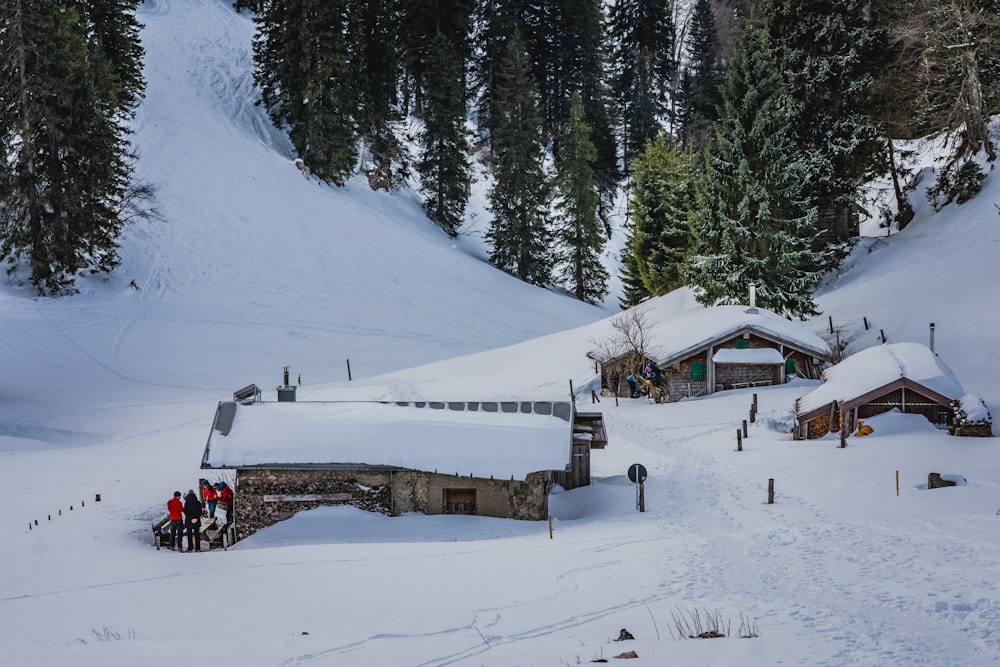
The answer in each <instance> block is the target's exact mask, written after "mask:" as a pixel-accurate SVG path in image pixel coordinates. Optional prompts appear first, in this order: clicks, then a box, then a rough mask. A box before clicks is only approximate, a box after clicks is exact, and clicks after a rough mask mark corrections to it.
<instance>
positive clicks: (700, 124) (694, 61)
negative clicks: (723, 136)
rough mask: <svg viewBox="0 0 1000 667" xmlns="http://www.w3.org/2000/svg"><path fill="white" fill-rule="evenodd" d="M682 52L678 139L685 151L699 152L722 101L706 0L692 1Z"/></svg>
mask: <svg viewBox="0 0 1000 667" xmlns="http://www.w3.org/2000/svg"><path fill="white" fill-rule="evenodd" d="M685 54H686V55H687V66H686V67H685V68H684V73H683V75H682V76H681V90H680V95H679V98H680V101H679V107H680V108H679V116H680V117H679V119H678V120H679V126H680V128H679V129H680V138H681V144H682V145H683V146H684V147H686V148H687V149H688V150H691V151H699V150H701V149H702V148H704V147H705V145H706V144H708V142H709V140H710V139H711V138H712V133H713V129H714V126H715V123H716V122H717V121H718V119H719V113H718V107H719V105H720V104H721V103H722V95H721V92H720V86H721V84H722V79H723V69H722V63H721V60H720V57H719V44H718V38H717V35H716V29H715V16H714V15H713V14H712V7H711V3H710V2H709V0H696V2H695V4H694V8H693V9H692V11H691V21H690V25H689V27H688V36H687V43H686V45H685Z"/></svg>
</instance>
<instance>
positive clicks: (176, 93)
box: [0, 0, 1000, 667]
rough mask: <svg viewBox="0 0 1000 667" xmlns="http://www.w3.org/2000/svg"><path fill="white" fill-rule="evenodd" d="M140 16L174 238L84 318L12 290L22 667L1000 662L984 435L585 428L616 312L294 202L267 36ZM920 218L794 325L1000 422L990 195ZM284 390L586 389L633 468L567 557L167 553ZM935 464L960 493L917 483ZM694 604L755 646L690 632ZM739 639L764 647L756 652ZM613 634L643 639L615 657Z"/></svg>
mask: <svg viewBox="0 0 1000 667" xmlns="http://www.w3.org/2000/svg"><path fill="white" fill-rule="evenodd" d="M139 18H140V20H141V21H142V22H143V23H144V24H145V26H146V27H145V28H144V30H143V33H142V37H143V42H144V45H145V48H146V51H147V57H146V77H147V80H148V91H147V96H146V99H145V101H144V102H143V104H142V105H141V107H140V109H139V113H138V115H137V118H136V137H135V138H136V142H137V146H138V149H139V151H140V153H141V156H142V157H141V160H140V162H139V172H140V175H141V176H142V177H143V178H145V179H146V180H149V181H151V182H154V183H155V184H156V185H157V186H158V187H159V193H160V194H159V200H160V206H161V209H162V211H163V219H162V220H160V221H157V222H153V223H149V224H141V225H136V226H134V227H131V228H129V229H128V231H127V233H126V237H125V239H124V245H123V252H122V259H123V265H122V267H121V269H120V270H119V271H118V272H116V273H115V274H114V275H113V276H111V277H110V278H109V279H106V280H105V279H104V278H93V279H88V280H86V281H83V282H82V283H81V285H80V287H81V293H80V294H79V295H75V296H71V297H65V298H59V299H38V298H35V297H34V296H33V295H32V294H31V293H30V291H29V290H28V289H26V288H23V287H18V286H16V285H13V284H6V285H3V286H2V287H0V343H2V344H0V368H3V370H4V371H5V372H4V374H3V379H0V505H2V507H3V508H4V513H3V515H4V518H3V519H2V525H3V528H4V535H5V539H4V540H2V541H0V562H2V563H3V564H4V567H3V571H2V574H0V619H3V623H0V663H2V664H3V665H5V666H6V665H14V666H17V667H20V666H27V665H32V666H37V665H50V664H51V665H56V664H74V665H95V666H96V665H108V664H113V665H143V666H149V665H166V664H170V663H175V662H176V661H178V660H192V659H197V660H219V661H224V662H232V663H234V664H245V665H293V664H294V665H338V666H339V665H439V666H443V665H468V666H470V667H472V666H479V665H496V666H504V667H506V666H510V665H539V666H540V665H553V666H556V665H559V666H562V665H570V664H582V663H586V662H589V661H591V660H595V659H599V658H608V659H611V658H613V656H615V655H618V654H620V653H623V652H625V651H629V650H634V651H636V653H637V654H638V656H639V658H638V659H637V660H635V661H634V663H630V664H636V665H650V666H652V665H664V664H685V665H720V666H721V665H741V666H742V667H745V666H748V665H749V666H761V667H763V666H765V665H775V664H796V665H830V666H838V667H839V666H843V665H859V666H860V665H865V666H867V665H887V666H899V667H902V666H904V665H905V666H907V667H909V666H910V665H914V664H934V665H955V666H962V667H966V666H971V665H976V666H978V665H992V664H998V663H1000V629H998V622H1000V593H998V590H997V583H996V576H995V575H996V566H995V559H996V552H997V549H998V547H1000V539H998V537H997V536H998V529H1000V517H997V516H996V511H997V506H998V505H1000V446H998V444H997V442H996V439H995V438H985V439H957V438H951V437H949V436H947V435H945V434H943V433H942V432H940V431H938V430H936V429H934V428H933V427H931V426H930V425H929V424H927V423H926V422H925V421H923V420H921V419H920V418H911V417H909V416H901V415H898V414H889V415H885V416H883V417H879V418H876V419H874V420H871V421H870V422H869V424H870V425H871V426H872V427H873V428H874V433H873V434H872V435H870V436H867V437H866V438H851V439H850V440H849V444H848V447H847V448H846V449H840V448H839V447H837V445H838V444H839V443H838V442H837V441H836V440H819V441H810V442H793V441H792V440H791V439H790V436H789V428H790V424H791V414H792V412H791V411H792V404H793V402H794V400H795V398H797V397H798V396H801V395H803V394H805V393H807V392H808V391H810V390H811V389H813V388H814V387H815V383H813V382H805V381H796V382H793V383H791V384H788V385H784V386H781V387H772V388H760V389H758V390H757V393H758V396H759V401H760V409H759V415H758V420H757V422H756V423H755V424H754V425H753V426H752V427H751V429H750V433H749V436H748V438H747V439H746V441H745V443H744V451H742V452H736V451H735V442H734V437H733V430H734V429H735V428H737V427H738V425H739V424H740V421H741V420H742V419H746V418H747V409H748V407H749V405H750V401H751V394H750V392H749V391H733V392H723V393H721V394H719V395H717V396H714V397H710V398H704V399H696V400H687V401H681V402H679V403H675V404H668V405H652V404H650V403H647V402H645V401H642V400H624V399H623V400H621V401H620V402H615V401H614V400H613V399H612V400H607V399H605V400H604V401H603V402H602V403H601V404H600V405H593V406H591V405H590V404H589V400H590V399H589V396H590V389H591V388H593V387H594V386H595V385H594V384H593V382H594V375H593V370H594V369H593V366H592V363H591V362H590V361H589V360H588V359H587V358H586V356H585V354H586V352H588V351H589V350H591V349H593V348H594V347H595V341H597V340H600V339H601V338H602V337H603V336H606V335H607V332H608V330H609V324H608V322H607V321H606V319H605V318H606V317H607V316H608V315H609V312H608V311H607V310H602V309H600V308H595V307H591V306H586V305H583V304H580V303H579V302H576V301H574V300H572V299H570V298H567V297H565V296H561V295H558V294H555V293H552V292H549V291H546V290H541V289H538V288H534V287H530V286H527V285H525V284H523V283H520V282H518V281H516V280H514V279H513V278H510V277H509V276H506V275H504V274H502V273H501V272H498V271H496V270H495V269H493V268H492V267H490V266H489V265H488V264H487V263H486V262H485V261H483V253H482V243H481V239H478V238H475V237H461V238H459V239H458V240H450V239H448V238H447V237H446V236H445V235H443V234H442V233H441V232H440V231H439V230H438V229H437V228H435V227H434V226H433V225H431V224H430V223H428V222H427V221H426V220H425V219H424V218H423V216H422V214H421V212H420V208H419V205H418V202H417V200H416V198H415V197H414V196H413V195H412V194H408V193H397V194H393V195H387V194H384V193H373V192H371V191H370V190H369V189H368V187H367V185H366V184H363V183H361V182H358V183H351V184H349V185H348V187H346V188H343V189H337V188H332V187H327V186H322V185H320V184H318V183H315V182H313V181H310V180H308V179H307V178H305V177H303V175H302V174H301V173H299V171H298V170H297V169H296V168H295V167H294V165H293V163H292V161H291V157H292V156H291V154H290V149H289V147H288V145H287V142H286V141H285V140H284V138H283V137H282V135H281V133H280V132H277V131H276V130H275V129H274V128H273V127H271V125H270V123H269V122H268V120H267V118H266V115H265V114H264V113H263V111H262V110H261V109H260V107H257V106H254V100H255V94H254V91H253V88H252V83H251V79H252V77H251V62H250V39H251V35H252V24H251V22H250V20H249V19H248V18H247V17H246V16H245V15H244V16H240V15H238V14H236V13H234V12H233V11H232V9H231V6H230V3H229V2H228V0H189V1H186V2H181V1H180V0H147V1H146V2H144V3H143V4H142V6H141V8H140V15H139ZM927 185H929V179H925V181H924V182H923V183H922V184H921V186H920V187H921V188H925V187H926V186H927ZM922 197H923V196H922V193H921V192H920V191H918V192H917V193H915V195H914V198H913V203H914V204H915V205H916V208H917V217H916V219H915V220H914V221H913V222H912V223H911V224H910V225H909V227H908V228H907V229H906V230H905V231H904V232H902V233H900V234H898V235H894V236H892V237H890V238H886V239H882V238H874V237H872V238H866V239H863V240H862V242H861V243H860V244H859V246H858V248H857V249H856V250H855V252H854V253H853V254H852V256H851V257H850V258H849V261H848V262H847V263H846V264H845V265H844V268H843V270H842V271H841V272H840V274H839V275H837V276H832V277H831V278H830V280H828V281H827V283H826V284H825V285H824V287H823V288H822V290H821V292H820V293H819V294H818V295H817V301H818V304H819V307H820V309H821V310H822V314H821V315H820V316H818V317H816V318H815V319H813V320H811V321H809V322H806V323H805V325H806V326H807V327H808V328H810V329H811V330H812V331H814V332H816V333H818V334H820V335H822V336H824V337H825V338H826V339H827V340H830V341H831V342H835V341H836V339H837V337H838V336H839V338H840V340H841V341H842V342H843V343H845V344H846V351H847V352H851V351H857V350H859V349H862V348H864V347H867V346H870V345H875V344H878V343H879V342H880V339H877V337H878V336H880V334H881V333H884V334H885V336H886V339H887V340H888V341H890V342H901V341H916V342H922V343H926V342H927V341H928V337H929V333H928V326H929V324H930V323H931V322H934V323H935V324H936V341H935V348H936V350H937V351H938V352H939V354H940V355H941V357H942V359H943V360H944V361H945V362H946V363H947V365H948V366H949V367H950V368H951V369H952V370H954V372H955V375H956V376H957V378H958V380H959V381H961V383H962V385H963V386H964V387H965V389H966V390H967V391H970V392H974V393H976V394H978V395H980V396H982V397H983V398H984V399H985V400H986V402H987V404H988V405H989V407H990V409H991V410H992V412H993V414H994V415H995V416H996V415H1000V409H998V408H1000V386H998V381H997V377H1000V352H998V351H997V349H996V346H995V344H994V341H993V338H994V332H995V331H997V322H996V318H997V317H998V316H997V313H998V312H1000V304H998V303H997V302H998V300H1000V289H998V288H997V287H996V283H995V281H994V279H993V274H994V272H995V265H996V260H997V257H1000V218H998V215H997V212H998V211H997V208H996V205H997V202H998V201H1000V179H998V178H997V176H996V175H995V174H994V173H992V172H991V173H990V176H989V178H988V179H987V181H986V183H985V189H984V191H983V193H982V194H981V195H980V196H979V197H977V198H976V199H975V200H974V201H972V202H969V203H967V204H965V205H963V206H949V207H947V208H946V209H945V210H943V211H942V212H940V213H935V212H934V211H933V210H932V209H931V208H930V207H929V206H927V205H926V204H925V202H924V200H923V198H922ZM480 222H481V221H480ZM131 280H135V282H136V283H137V284H138V286H139V287H140V289H139V290H134V289H131V288H130V287H129V282H130V281H131ZM647 307H648V308H649V309H650V311H651V313H652V314H653V316H654V319H655V320H656V322H657V323H658V325H660V326H670V321H671V319H672V317H673V316H674V315H676V314H678V313H681V312H683V311H685V310H688V309H691V308H698V307H699V306H697V305H696V304H695V302H694V300H693V298H692V296H691V294H690V293H689V292H688V291H687V290H680V291H678V292H675V293H673V294H670V295H667V296H665V297H662V298H659V299H656V300H654V301H653V302H651V303H650V304H648V306H647ZM831 318H832V320H833V324H834V327H835V331H836V333H835V334H830V331H829V322H830V319H831ZM865 319H867V321H868V324H869V328H868V329H867V330H866V329H865V326H864V321H865ZM348 359H349V360H350V365H351V371H352V376H353V379H352V381H351V382H347V381H346V380H347V360H348ZM285 364H288V365H290V366H291V372H292V375H293V377H295V376H297V375H299V374H301V377H302V387H301V389H300V390H299V398H300V400H312V399H352V400H353V399H379V400H388V399H399V400H421V399H437V400H491V399H492V400H498V399H508V398H509V399H565V398H566V397H567V391H568V385H569V382H570V381H572V382H573V385H574V387H575V388H576V389H577V390H578V392H579V394H578V400H579V401H588V407H593V408H594V409H599V410H602V411H603V412H604V415H605V419H606V423H607V427H608V436H609V446H608V448H607V449H606V450H603V451H595V452H594V454H593V458H592V473H593V475H594V481H595V483H594V484H593V485H592V486H590V487H587V488H582V489H577V490H574V491H571V492H565V493H557V494H554V495H553V496H552V497H551V499H550V507H551V509H552V514H553V516H554V523H553V525H554V533H553V535H552V537H551V539H550V536H549V532H548V526H547V525H541V524H537V523H535V522H517V521H508V520H499V519H487V518H482V517H455V516H445V517H440V516H439V517H424V516H410V515H407V516H403V517H394V518H388V517H383V516H380V515H371V514H365V513H363V512H360V511H357V510H354V509H352V508H346V507H339V508H324V509H320V510H315V511H312V512H307V513H303V514H300V515H298V516H296V517H294V518H293V519H290V520H288V521H285V522H282V523H280V524H278V525H276V526H274V527H272V528H270V529H266V530H264V531H262V532H260V533H258V534H257V535H255V536H254V537H252V538H251V539H249V540H247V541H246V542H244V543H240V544H239V545H237V546H236V547H235V548H233V549H231V550H229V551H226V552H222V551H213V552H210V553H204V554H199V555H189V554H183V555H182V554H177V553H172V552H166V551H156V550H154V549H153V548H152V547H151V546H150V543H149V539H148V536H149V532H148V531H149V524H150V522H151V521H154V520H156V519H158V518H160V516H161V515H162V514H163V506H164V503H165V502H166V500H167V499H168V498H169V497H170V495H171V494H172V492H173V491H174V490H178V489H179V490H181V491H184V490H186V489H187V488H190V487H191V486H193V485H194V483H195V482H196V480H197V479H198V478H199V477H200V476H202V475H203V474H204V473H203V471H201V470H200V469H199V467H198V466H199V462H200V460H201V455H202V452H203V448H204V446H205V441H206V438H207V436H208V432H209V428H210V425H211V419H212V416H213V414H214V412H215V406H216V403H217V401H219V400H225V399H228V398H229V397H230V396H231V395H232V392H233V391H234V390H236V389H238V388H240V387H242V386H243V385H245V384H248V383H250V382H256V383H257V384H258V385H260V386H261V387H262V388H263V389H264V390H265V395H264V398H265V399H267V400H273V399H274V397H275V396H274V391H273V387H274V386H275V385H277V384H279V383H280V381H281V370H282V366H283V365H285ZM635 462H641V463H643V464H644V465H645V466H646V467H647V469H648V470H649V473H650V477H649V479H648V480H647V482H646V485H645V493H646V498H645V501H646V510H647V511H646V512H644V513H639V512H637V511H636V507H635V487H634V486H633V485H632V484H631V483H630V482H629V481H628V479H627V478H626V476H625V472H626V470H627V468H628V466H629V465H630V464H632V463H635ZM896 471H899V479H900V487H899V492H898V495H897V490H896V484H895V479H896V478H895V474H896ZM932 471H934V472H940V473H945V474H948V473H951V474H955V475H960V476H964V477H965V478H966V479H967V480H968V483H967V484H964V485H962V486H958V487H954V488H949V489H940V490H933V491H928V490H926V488H925V487H926V480H927V474H928V473H929V472H932ZM213 474H214V473H213ZM769 478H775V480H776V489H777V498H776V504H774V505H767V504H766V487H767V480H768V479H769ZM97 494H100V496H101V500H100V502H96V496H97ZM36 520H37V521H38V524H37V525H36V524H35V523H34V522H35V521H36ZM29 526H30V527H29ZM694 610H697V611H698V613H699V614H700V617H701V619H702V620H703V621H707V618H706V617H707V616H715V615H718V617H719V618H721V620H722V621H723V622H724V623H731V627H730V628H729V629H730V631H731V634H732V635H733V636H732V637H730V638H726V639H713V640H697V641H695V640H686V641H681V640H675V639H674V635H675V634H677V631H678V625H681V624H683V623H685V622H690V621H691V619H692V612H693V611H694ZM741 621H748V622H750V623H752V624H753V627H754V628H755V629H756V630H757V631H758V632H757V634H759V636H758V637H756V638H754V639H748V640H739V639H737V638H736V635H738V634H739V633H740V625H741ZM621 628H627V629H628V630H629V631H630V632H631V633H632V634H634V635H635V637H636V639H635V640H634V641H626V642H621V643H618V642H614V641H612V640H613V639H614V638H617V637H618V634H619V631H620V629H621Z"/></svg>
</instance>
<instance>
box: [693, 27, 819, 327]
mask: <svg viewBox="0 0 1000 667" xmlns="http://www.w3.org/2000/svg"><path fill="white" fill-rule="evenodd" d="M784 94H785V93H784V89H783V86H782V82H781V79H780V77H779V76H778V74H777V71H776V67H775V63H774V62H773V60H772V58H771V57H770V55H769V52H768V46H767V43H766V41H765V40H764V38H763V35H762V34H761V32H760V31H759V30H756V29H753V28H749V27H748V28H747V30H746V32H745V33H744V36H743V38H742V39H741V42H740V47H739V49H738V50H737V53H736V56H735V60H734V62H733V63H732V65H731V68H730V71H729V77H728V79H727V82H726V86H725V89H724V91H723V99H724V107H723V113H722V120H721V124H720V128H719V131H718V132H717V134H716V136H715V139H714V140H713V141H712V144H711V145H710V147H709V149H708V150H707V151H706V153H705V168H704V174H703V177H702V179H700V180H699V181H698V183H697V187H696V196H697V199H698V209H697V213H696V215H695V216H694V220H693V222H692V232H693V234H694V246H693V251H692V254H691V256H690V260H689V266H688V272H687V275H688V282H689V283H690V284H692V285H693V286H695V287H697V288H698V289H699V296H698V299H699V301H700V302H701V303H704V304H709V305H711V304H715V303H741V302H744V301H745V299H746V298H747V296H746V295H747V293H748V290H749V286H750V285H751V284H754V285H756V286H757V301H758V303H759V304H760V305H761V306H763V307H765V308H770V309H772V310H774V311H777V312H779V313H784V314H788V315H795V316H798V317H803V318H804V317H805V316H807V315H810V314H813V313H814V312H815V306H814V304H813V300H812V293H813V290H814V289H815V287H816V285H817V284H818V283H819V280H820V278H821V274H820V273H819V271H818V270H817V269H816V267H817V266H819V265H820V264H821V263H822V262H821V259H822V258H821V256H819V254H818V253H817V251H814V250H813V249H812V241H813V237H814V234H815V221H816V208H815V206H813V205H812V204H811V203H810V202H809V201H808V199H807V198H806V196H805V192H804V188H805V181H806V170H805V165H804V164H803V161H802V159H801V158H800V157H799V154H798V152H797V149H796V146H795V143H794V137H793V133H792V125H791V118H790V117H789V114H788V112H787V110H786V108H785V105H786V102H785V99H784Z"/></svg>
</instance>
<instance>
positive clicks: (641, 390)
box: [625, 361, 662, 398]
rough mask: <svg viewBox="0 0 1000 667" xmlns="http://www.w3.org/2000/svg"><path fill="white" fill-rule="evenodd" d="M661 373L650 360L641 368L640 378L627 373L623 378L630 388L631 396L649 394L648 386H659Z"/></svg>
mask: <svg viewBox="0 0 1000 667" xmlns="http://www.w3.org/2000/svg"><path fill="white" fill-rule="evenodd" d="M661 375H662V373H661V372H660V369H659V368H657V367H656V364H654V363H653V362H652V361H647V362H646V365H645V366H644V367H643V369H642V374H641V376H640V377H641V379H640V378H637V377H636V376H634V375H631V374H629V376H628V377H627V378H625V380H626V381H627V382H628V386H629V389H631V390H632V398H639V397H640V396H648V395H649V386H650V385H653V386H659V384H660V378H661Z"/></svg>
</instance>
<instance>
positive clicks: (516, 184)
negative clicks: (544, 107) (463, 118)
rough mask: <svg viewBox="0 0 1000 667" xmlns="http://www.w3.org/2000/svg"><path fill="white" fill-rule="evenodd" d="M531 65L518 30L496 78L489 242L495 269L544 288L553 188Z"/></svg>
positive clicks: (546, 278) (548, 277)
mask: <svg viewBox="0 0 1000 667" xmlns="http://www.w3.org/2000/svg"><path fill="white" fill-rule="evenodd" d="M528 67H529V62H528V55H527V53H526V51H525V50H524V43H523V42H522V40H521V37H520V34H519V33H517V32H515V34H514V36H513V37H512V38H511V40H510V42H509V44H508V46H507V57H506V58H505V60H504V61H503V62H501V64H500V67H499V70H498V71H497V77H496V117H495V119H494V125H493V142H492V145H493V175H494V179H495V180H494V184H493V187H492V189H491V190H490V193H489V208H490V211H491V212H492V213H493V220H492V221H491V222H490V227H489V230H488V231H487V233H486V239H487V241H489V243H490V246H491V247H490V261H491V262H492V263H493V264H494V265H496V266H497V267H499V268H500V269H502V270H504V271H506V272H507V273H510V274H512V275H514V276H517V277H518V278H520V279H521V280H523V281H525V282H529V283H532V284H534V285H546V284H548V282H549V279H550V274H551V268H550V263H551V252H550V237H551V231H550V230H549V221H548V213H547V211H548V207H547V200H548V191H549V187H548V179H547V177H546V174H545V170H544V168H543V159H544V157H545V143H544V141H543V138H542V121H541V116H540V114H539V109H538V95H537V92H536V91H535V87H534V84H533V83H532V81H531V78H530V75H529V71H528Z"/></svg>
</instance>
